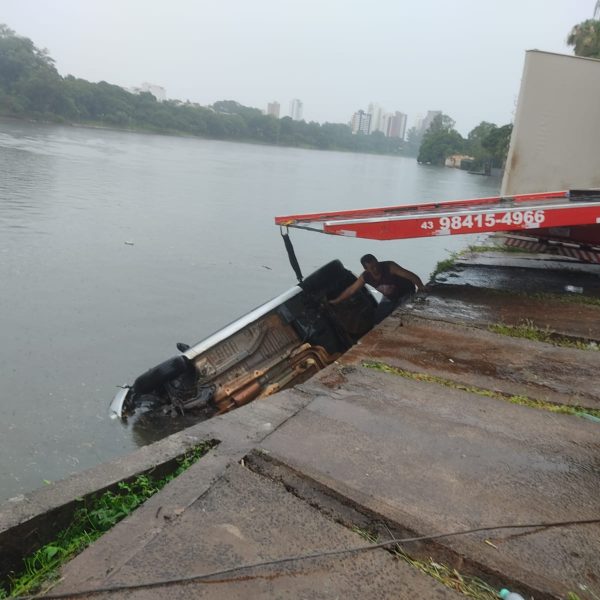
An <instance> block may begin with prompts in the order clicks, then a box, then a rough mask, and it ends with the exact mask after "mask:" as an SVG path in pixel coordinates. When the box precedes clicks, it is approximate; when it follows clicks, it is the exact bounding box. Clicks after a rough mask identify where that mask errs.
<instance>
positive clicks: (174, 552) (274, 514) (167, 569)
mask: <svg viewBox="0 0 600 600" xmlns="http://www.w3.org/2000/svg"><path fill="white" fill-rule="evenodd" d="M192 469H193V471H194V472H195V474H196V475H198V474H200V473H201V472H202V465H201V463H197V464H196V465H194V467H193V468H192ZM192 469H191V470H190V472H189V473H190V476H189V477H188V480H187V481H186V482H184V485H185V486H186V487H187V488H192V487H193V488H195V489H196V493H197V497H196V499H195V500H194V501H193V502H192V503H191V504H189V505H188V506H187V507H185V508H184V509H183V510H182V511H181V512H180V513H178V514H177V515H175V516H173V517H172V518H171V519H169V521H168V522H165V521H164V517H163V515H160V514H159V515H156V514H155V513H154V506H146V507H144V508H142V509H141V511H138V512H140V514H139V515H138V519H141V520H145V521H146V529H147V530H150V529H152V523H154V522H156V521H163V523H162V524H161V525H160V529H161V534H160V535H156V536H153V537H150V538H146V539H145V540H144V541H143V543H138V544H133V545H132V544H131V536H130V533H129V528H128V527H127V526H126V522H124V523H123V524H121V525H120V526H118V527H117V528H115V530H113V532H111V533H110V534H109V535H107V536H105V538H103V539H102V540H100V541H99V542H97V543H96V544H94V546H92V547H91V548H89V549H88V550H86V551H85V552H84V553H83V554H81V555H80V556H79V557H77V558H76V559H74V560H73V561H72V562H71V563H70V564H69V565H67V567H66V568H65V569H64V570H63V578H64V579H63V581H62V583H61V584H60V586H59V587H58V588H56V589H55V590H53V592H56V593H69V592H74V591H77V590H91V589H97V588H98V587H104V586H115V585H118V586H127V585H135V584H138V583H143V582H151V581H156V580H164V579H172V578H178V577H184V578H185V577H189V576H191V575H193V574H206V573H212V572H219V571H222V570H223V569H228V568H232V567H238V566H240V565H246V564H250V563H255V562H260V561H268V560H276V559H281V558H284V557H290V556H297V555H304V554H308V553H314V552H319V551H330V550H336V549H343V548H354V547H358V546H364V545H366V544H367V542H366V541H365V540H363V539H362V538H361V537H360V536H359V535H357V534H356V533H354V532H352V531H350V530H349V529H347V528H346V527H343V526H342V525H339V524H337V523H335V522H333V521H332V520H330V519H328V518H326V517H324V516H323V515H322V514H321V513H320V512H319V511H318V510H316V509H314V508H312V507H310V506H309V505H307V504H306V503H304V502H302V501H301V500H299V499H298V498H296V497H294V496H293V495H292V494H290V493H289V492H287V491H286V489H285V488H284V487H283V486H281V485H278V484H276V483H274V482H272V481H269V480H267V479H265V478H263V477H261V476H259V475H257V474H255V473H253V472H251V471H249V470H248V469H246V468H244V467H243V466H241V465H239V464H231V465H230V466H229V467H228V468H227V469H225V470H224V471H223V472H222V474H221V476H220V477H219V478H218V479H217V481H215V482H214V483H213V484H212V485H210V486H209V487H208V488H207V489H205V487H204V486H203V485H202V484H197V485H194V483H193V476H192V473H191V471H192ZM171 495H172V494H171ZM111 550H112V551H113V553H112V554H111ZM109 557H112V558H111V561H112V562H111V563H110V564H107V562H106V561H107V559H108V558H109ZM165 595H167V596H168V597H169V598H190V597H194V598H227V599H229V598H240V599H245V598H257V597H276V598H357V599H359V598H360V599H362V598H390V597H394V598H400V599H401V598H406V599H407V600H408V599H411V600H412V599H414V598H440V599H442V598H458V597H460V595H459V594H457V593H455V592H453V591H451V590H449V589H447V588H445V587H444V586H442V585H441V584H439V583H437V582H435V581H434V580H432V579H430V578H428V577H426V576H424V575H422V574H420V573H419V572H418V571H416V570H415V569H413V568H411V567H410V566H409V565H407V564H406V563H404V562H402V561H400V560H398V559H395V558H394V557H393V556H392V555H391V554H390V553H388V552H386V551H385V550H372V551H369V552H361V553H355V554H352V555H345V556H335V557H321V558H312V559H310V560H303V561H296V562H287V563H285V564H280V565H272V566H269V567H261V568H252V569H246V570H243V571H240V572H233V573H223V574H221V575H217V576H215V577H213V578H211V579H210V580H207V581H191V582H187V583H175V584H171V585H165V586H161V587H158V588H153V589H141V590H135V589H134V590H125V589H124V590H121V591H114V592H112V593H108V592H107V593H102V594H99V595H98V596H96V597H111V598H144V599H146V598H163V597H165Z"/></svg>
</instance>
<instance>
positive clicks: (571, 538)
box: [53, 258, 600, 600]
mask: <svg viewBox="0 0 600 600" xmlns="http://www.w3.org/2000/svg"><path fill="white" fill-rule="evenodd" d="M478 260H479V259H477V258H475V259H474V260H472V261H471V264H469V265H466V264H465V265H463V266H461V267H460V269H461V273H460V275H461V277H462V279H461V278H460V277H454V278H452V279H453V280H454V281H453V284H452V285H444V284H443V282H441V281H440V280H439V278H438V284H437V285H436V286H435V287H434V288H433V291H432V293H431V294H430V295H429V296H428V297H427V298H426V300H425V301H424V302H415V303H413V304H411V305H409V306H405V307H402V308H400V309H399V310H397V311H396V312H395V313H394V314H393V315H392V316H391V317H390V318H388V319H387V320H386V321H384V322H383V323H382V324H381V325H379V326H378V327H377V328H376V329H375V330H373V331H372V332H371V333H369V334H368V335H367V336H365V338H363V339H362V340H361V342H360V343H359V344H358V345H356V346H355V347H354V348H353V349H352V350H351V351H350V352H348V353H347V354H346V355H345V356H344V357H343V359H342V360H341V361H339V362H338V363H336V364H334V365H331V366H330V367H328V368H327V369H325V370H323V371H322V372H321V373H319V374H318V375H317V376H315V377H314V378H313V379H312V380H310V381H308V382H306V383H304V384H303V385H301V386H299V387H297V388H295V389H293V390H288V391H285V392H281V393H279V394H277V395H276V396H274V397H272V398H269V399H265V400H260V401H256V402H254V403H253V404H251V405H248V406H245V407H242V408H240V409H238V410H236V411H234V412H232V413H229V414H227V415H223V416H221V417H217V418H216V419H213V420H211V421H207V422H204V423H200V424H198V425H196V426H194V427H192V428H190V429H189V430H187V435H189V436H192V437H197V438H200V439H214V440H218V441H220V444H219V446H218V447H217V448H215V449H213V450H211V451H210V453H209V454H208V455H207V456H206V457H204V458H203V459H201V460H200V461H199V462H198V463H197V464H196V465H194V466H193V467H192V468H191V469H190V470H188V471H187V472H186V473H184V474H183V475H182V476H180V477H179V478H178V479H176V480H175V481H173V482H172V483H171V484H169V485H168V486H167V487H166V488H164V490H163V491H161V492H160V493H159V494H157V495H156V496H154V497H153V498H152V499H151V500H149V501H148V502H147V503H146V504H145V505H144V506H143V507H141V508H140V509H138V510H137V511H136V512H135V513H134V514H133V515H131V516H130V517H129V518H127V519H126V520H124V521H123V522H122V523H120V524H119V525H117V526H116V527H115V528H113V530H111V531H110V532H109V533H108V534H106V535H105V536H104V537H103V538H101V539H100V540H98V541H97V542H95V543H94V544H93V545H92V546H91V547H90V548H88V549H87V550H86V551H84V552H83V553H82V554H81V555H80V556H78V557H77V558H75V559H74V560H73V561H71V563H69V564H68V565H67V566H66V567H65V568H64V569H63V573H62V575H63V580H62V581H61V583H60V584H59V585H58V586H57V587H56V588H55V589H54V590H53V592H55V593H62V592H70V591H77V590H80V591H81V590H84V591H85V590H92V589H98V588H105V587H107V586H109V587H110V586H115V585H117V586H121V585H126V586H131V585H134V586H135V585H138V584H148V583H149V582H153V581H157V580H161V579H171V578H179V577H189V576H191V575H195V574H207V573H215V572H218V571H221V570H223V569H229V568H233V567H239V566H240V565H245V564H248V563H254V562H258V561H268V560H272V559H281V558H284V557H289V556H291V555H303V554H310V553H313V552H315V551H327V550H331V549H344V548H345V549H347V548H352V547H354V546H360V545H363V544H364V543H365V540H363V539H362V537H360V536H359V535H358V534H357V533H355V532H354V531H353V528H355V527H359V528H361V529H365V530H369V531H377V532H378V533H379V534H380V535H381V536H382V538H383V539H389V537H390V536H392V535H393V536H394V537H397V536H400V537H406V536H407V535H408V536H413V535H431V534H440V533H447V532H453V531H457V530H464V529H471V528H480V527H492V526H507V525H508V526H510V525H517V524H530V525H532V526H531V527H527V528H523V529H517V528H513V527H509V528H507V529H498V530H494V531H487V532H479V533H472V534H468V535H457V536H453V537H446V538H440V539H438V540H437V541H435V542H420V543H417V544H415V543H412V544H406V545H405V546H404V550H405V551H407V552H408V553H409V554H411V555H412V556H415V557H418V558H421V559H427V558H429V557H432V558H433V559H434V560H435V561H438V562H441V563H445V564H448V565H449V566H450V567H451V568H456V569H457V571H458V572H460V573H461V574H474V575H477V576H479V577H480V578H482V579H483V580H484V581H486V582H488V583H489V584H490V585H492V586H494V587H496V588H497V589H498V588H499V587H504V586H506V587H509V588H511V589H515V590H517V591H519V592H520V593H521V594H522V595H523V596H524V597H527V598H529V597H534V598H536V599H541V598H565V597H566V596H567V594H568V593H569V592H575V593H577V594H578V595H579V597H580V598H581V599H588V598H589V599H590V600H591V599H592V598H595V597H598V595H600V576H599V575H598V574H599V573H600V524H598V523H594V524H585V525H584V524H567V525H562V526H560V527H549V526H547V524H548V523H550V522H572V521H576V520H582V519H597V518H600V423H596V422H592V421H588V420H586V419H582V418H579V417H577V416H572V415H565V414H556V413H552V412H549V411H547V410H542V409H539V408H531V407H529V406H524V405H520V404H513V403H510V402H507V401H506V400H505V399H502V398H499V397H487V396H485V395H481V394H480V393H473V391H472V390H469V388H470V387H477V388H481V389H483V390H489V391H490V392H495V393H497V392H501V393H503V394H519V395H523V396H527V397H529V398H533V399H540V400H547V401H551V402H554V403H564V404H571V405H572V404H576V405H581V406H587V407H589V408H598V407H599V405H600V395H599V392H598V391H597V389H596V387H597V386H596V385H595V384H596V381H597V377H596V372H597V370H598V366H600V352H596V351H593V350H579V349H573V348H562V347H557V346H553V345H550V344H547V343H542V342H537V341H530V340H523V339H516V338H511V337H507V336H504V335H499V334H496V333H492V332H491V331H488V330H487V326H488V325H489V324H490V323H496V322H500V321H502V322H505V323H510V322H511V321H510V319H511V318H513V319H520V318H522V317H525V315H527V316H526V317H525V318H527V319H531V320H532V321H533V322H535V323H544V322H546V325H543V327H546V326H548V327H550V326H551V327H552V329H553V330H555V331H557V332H558V331H559V332H561V333H562V334H564V335H568V336H570V337H572V338H577V339H588V340H589V339H598V325H597V322H598V320H597V316H598V309H599V307H598V306H590V305H580V304H577V305H575V304H570V303H566V304H565V303H562V302H558V301H556V300H550V299H548V298H544V299H540V298H531V297H529V296H523V295H519V296H515V297H511V298H508V297H507V296H506V295H502V293H503V292H502V293H500V292H495V291H490V290H489V289H484V287H483V288H482V287H478V286H477V285H474V282H476V281H478V279H477V277H478V276H477V275H476V274H477V272H479V271H481V269H482V268H483V267H481V266H480V265H479V264H478V262H477V261H478ZM532 266H533V271H538V270H540V269H538V268H537V266H535V263H532ZM485 268H486V269H487V267H485ZM494 269H495V271H496V272H497V273H500V272H501V271H503V273H502V275H501V276H500V275H499V276H498V277H496V281H500V279H502V278H503V279H504V281H508V282H511V285H517V286H518V287H520V288H523V289H525V288H527V285H528V282H529V280H534V279H535V273H533V274H532V273H531V271H532V269H531V268H529V269H528V270H529V272H530V276H527V275H526V274H523V273H521V271H522V269H523V266H522V265H521V264H519V265H512V266H510V265H505V266H504V269H503V270H502V269H499V268H497V267H494ZM526 270H527V269H526ZM549 273H550V276H549V279H548V281H549V284H548V286H547V287H545V288H542V289H537V292H548V291H552V290H555V289H558V287H559V284H558V282H559V280H560V277H558V276H557V275H556V273H555V272H554V271H552V270H551V271H549ZM577 275H578V277H581V278H583V279H585V278H587V279H586V281H587V283H586V286H587V287H586V289H591V288H592V287H593V286H592V283H591V282H593V281H594V277H597V275H596V273H595V272H587V273H586V272H578V273H577ZM583 279H579V280H577V281H580V282H581V281H583ZM456 282H462V283H456ZM563 282H564V280H563ZM467 283H468V285H467ZM479 283H480V284H481V280H479ZM497 289H500V287H498V288H497ZM511 307H512V308H514V311H512V310H511ZM578 311H579V312H578ZM366 363H377V364H380V365H381V364H385V365H391V366H396V367H400V368H402V369H405V370H407V371H410V372H411V373H418V374H421V375H422V376H423V377H424V378H425V379H427V378H429V380H420V381H417V380H413V379H411V378H407V377H403V376H400V375H398V374H395V373H393V372H384V371H380V370H377V369H374V368H369V367H367V366H365V365H366ZM432 377H442V378H443V380H441V379H440V380H438V381H432V380H431V378H432ZM459 388H460V389H459ZM496 396H497V394H496ZM534 524H537V525H536V526H533V525H534ZM541 524H544V525H541ZM380 539H381V538H380ZM582 586H583V588H582ZM586 589H587V590H588V591H587V592H586V591H585V590H586ZM594 594H595V595H594ZM103 595H104V596H111V597H124V596H125V595H127V596H135V597H139V598H149V597H155V596H156V597H159V596H164V595H168V596H169V597H175V598H187V597H211V598H212V597H214V598H230V597H231V598H237V597H240V598H242V597H244V598H245V597H277V598H286V597H289V598H298V597H302V598H335V597H340V598H342V597H343V598H346V597H348V598H366V597H368V598H377V597H381V598H388V597H394V598H436V597H444V598H445V597H457V594H455V592H453V591H450V590H448V589H447V588H443V587H441V586H440V585H439V584H438V583H436V582H434V581H433V580H432V579H431V578H429V577H428V576H426V575H424V574H421V573H420V572H418V571H416V570H413V569H412V568H411V567H408V566H407V565H405V564H404V563H403V562H402V561H400V560H398V559H396V558H395V557H393V556H392V555H391V554H390V553H388V552H386V551H385V550H374V551H370V552H368V553H360V554H352V555H340V556H329V557H320V558H315V559H311V560H302V561H296V562H290V563H288V562H286V563H284V564H278V565H270V566H263V567H254V568H253V569H249V570H242V571H239V570H238V571H234V572H227V573H221V574H218V575H214V576H213V577H212V578H211V579H209V580H204V581H202V582H201V581H198V580H194V581H192V582H190V581H187V582H186V581H179V582H174V583H170V584H163V585H161V586H160V587H156V588H152V589H134V590H129V591H125V590H123V589H120V590H114V591H112V592H108V591H107V592H104V593H103Z"/></svg>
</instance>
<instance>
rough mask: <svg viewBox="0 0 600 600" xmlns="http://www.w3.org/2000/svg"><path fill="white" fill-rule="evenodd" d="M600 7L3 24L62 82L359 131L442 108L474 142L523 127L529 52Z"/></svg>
mask: <svg viewBox="0 0 600 600" xmlns="http://www.w3.org/2000/svg"><path fill="white" fill-rule="evenodd" d="M595 3H596V0H503V1H501V0H452V1H443V0H411V1H409V0H373V1H371V2H358V1H354V0H296V1H294V2H290V1H288V0H169V1H168V2H166V1H164V0H0V23H2V22H4V23H5V24H6V25H8V26H9V27H10V28H11V29H14V30H15V31H16V32H17V33H18V34H20V35H23V36H26V37H29V38H31V39H32V40H33V42H34V43H35V44H36V46H38V47H42V48H47V49H48V50H49V52H50V55H51V56H52V57H53V58H54V59H55V61H56V66H57V68H58V71H59V72H60V73H61V75H67V74H72V75H75V76H77V77H82V78H84V79H88V80H90V81H100V80H105V81H108V82H110V83H116V84H118V85H122V86H124V87H131V86H135V85H139V84H140V83H142V82H146V81H147V82H151V83H154V84H158V85H161V86H163V87H164V88H166V91H167V97H169V98H177V99H181V100H190V101H192V102H199V103H201V104H212V103H213V102H215V101H216V100H224V99H227V100H237V101H238V102H241V103H242V104H246V105H249V106H255V107H258V108H262V109H264V108H266V105H267V102H269V101H272V100H277V101H279V102H280V103H281V116H285V115H286V114H288V111H289V103H290V100H291V99H292V98H300V99H301V100H302V102H303V103H304V118H305V119H306V120H315V121H319V122H324V121H330V122H348V121H349V120H350V118H351V116H352V113H353V112H354V111H356V110H358V109H359V108H363V109H366V108H367V106H368V104H369V102H376V103H378V104H380V105H381V106H383V107H384V108H385V109H386V110H387V111H390V112H391V111H395V110H399V111H401V112H404V113H406V114H408V124H409V126H410V125H411V124H412V123H413V122H414V120H415V119H416V118H417V116H419V115H424V114H425V113H426V112H427V110H442V111H444V112H445V113H446V114H448V115H450V116H451V117H452V118H453V119H454V120H455V121H456V127H457V129H458V130H459V131H460V132H461V133H462V134H463V135H466V134H467V133H468V131H469V130H470V129H472V128H473V127H474V126H475V125H477V124H478V123H479V122H481V121H482V120H485V121H491V122H494V123H497V124H498V125H502V124H505V123H508V122H510V121H511V120H512V115H513V110H514V105H515V102H516V98H517V95H518V91H519V84H520V77H521V72H522V68H523V59H524V52H525V50H527V49H532V48H536V49H539V50H548V51H553V52H561V53H567V54H571V53H572V52H571V49H570V48H568V47H567V46H566V43H565V39H566V37H567V35H568V33H569V31H570V29H571V27H572V26H573V25H575V24H576V23H579V22H581V21H583V20H585V19H588V18H591V17H592V14H593V9H594V5H595Z"/></svg>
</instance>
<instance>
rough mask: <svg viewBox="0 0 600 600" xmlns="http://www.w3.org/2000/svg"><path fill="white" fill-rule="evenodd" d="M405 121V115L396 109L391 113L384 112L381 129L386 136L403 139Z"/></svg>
mask: <svg viewBox="0 0 600 600" xmlns="http://www.w3.org/2000/svg"><path fill="white" fill-rule="evenodd" d="M406 121H407V116H406V115H405V114H404V113H402V112H400V111H398V110H397V111H395V112H394V113H393V114H392V113H386V114H384V115H383V126H382V129H381V131H383V133H384V135H385V136H386V137H391V138H400V139H401V140H403V139H404V136H405V134H406Z"/></svg>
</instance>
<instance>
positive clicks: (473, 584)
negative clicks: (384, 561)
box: [393, 546, 498, 600]
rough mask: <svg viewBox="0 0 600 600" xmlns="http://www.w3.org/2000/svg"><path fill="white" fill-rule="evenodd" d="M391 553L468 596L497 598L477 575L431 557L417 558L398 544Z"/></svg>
mask: <svg viewBox="0 0 600 600" xmlns="http://www.w3.org/2000/svg"><path fill="white" fill-rule="evenodd" d="M393 553H394V555H395V556H396V557H397V558H401V559H402V560H404V561H405V562H407V563H408V564H409V565H411V566H413V567H415V568H417V569H419V571H421V572H422V573H425V574H426V575H429V576H430V577H433V578H434V579H435V580H436V581H439V582H440V583H441V584H443V585H445V586H446V587H448V588H450V589H453V590H455V591H456V592H459V593H461V594H464V595H465V596H467V597H469V598H476V599H477V600H497V598H498V592H497V591H496V590H495V589H494V588H493V587H491V586H489V585H488V584H487V583H486V582H485V581H483V580H481V579H479V578H478V577H471V576H466V575H461V574H460V573H459V572H458V571H457V570H456V569H451V568H450V567H449V566H448V565H444V564H440V563H438V562H435V561H434V560H433V559H432V558H430V559H428V560H417V559H415V558H412V557H411V556H410V555H409V554H407V553H406V552H404V550H402V549H401V548H400V547H399V546H396V548H395V549H394V551H393Z"/></svg>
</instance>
